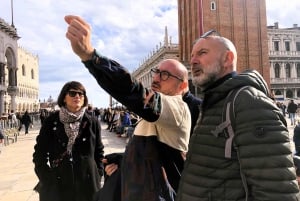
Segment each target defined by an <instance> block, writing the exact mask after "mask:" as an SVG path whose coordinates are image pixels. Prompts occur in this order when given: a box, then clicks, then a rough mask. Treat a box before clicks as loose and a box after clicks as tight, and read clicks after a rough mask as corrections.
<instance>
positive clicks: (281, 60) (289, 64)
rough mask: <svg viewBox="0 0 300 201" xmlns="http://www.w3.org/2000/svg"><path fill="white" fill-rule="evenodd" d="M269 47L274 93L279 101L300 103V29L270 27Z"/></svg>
mask: <svg viewBox="0 0 300 201" xmlns="http://www.w3.org/2000/svg"><path fill="white" fill-rule="evenodd" d="M268 47H269V60H270V76H271V79H270V83H271V89H272V93H273V94H274V96H275V98H276V99H277V100H279V101H284V102H287V101H288V100H289V99H296V100H297V99H298V100H299V101H296V102H297V103H300V27H298V25H297V24H294V25H293V27H291V28H279V24H278V23H275V24H274V25H272V26H268Z"/></svg>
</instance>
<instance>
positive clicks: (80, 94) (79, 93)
mask: <svg viewBox="0 0 300 201" xmlns="http://www.w3.org/2000/svg"><path fill="white" fill-rule="evenodd" d="M77 94H78V95H79V96H80V97H81V96H84V93H83V92H81V91H68V95H69V96H70V97H75V96H76V95H77Z"/></svg>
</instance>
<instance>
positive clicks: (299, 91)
mask: <svg viewBox="0 0 300 201" xmlns="http://www.w3.org/2000/svg"><path fill="white" fill-rule="evenodd" d="M299 97H300V89H298V90H297V98H299Z"/></svg>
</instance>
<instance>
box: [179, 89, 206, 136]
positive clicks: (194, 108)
mask: <svg viewBox="0 0 300 201" xmlns="http://www.w3.org/2000/svg"><path fill="white" fill-rule="evenodd" d="M182 99H183V101H184V102H186V104H187V105H188V106H189V109H190V112H191V118H192V126H191V135H192V134H193V130H194V127H195V125H196V123H197V120H198V117H199V114H200V107H201V103H202V99H200V98H198V97H196V96H194V95H193V94H192V93H191V91H190V90H189V87H187V88H186V89H185V91H184V92H183V96H182Z"/></svg>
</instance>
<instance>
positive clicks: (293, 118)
mask: <svg viewBox="0 0 300 201" xmlns="http://www.w3.org/2000/svg"><path fill="white" fill-rule="evenodd" d="M297 109H298V106H297V104H296V103H294V100H290V102H289V104H288V106H287V112H288V113H289V118H290V119H291V125H292V126H293V125H296V111H297Z"/></svg>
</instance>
